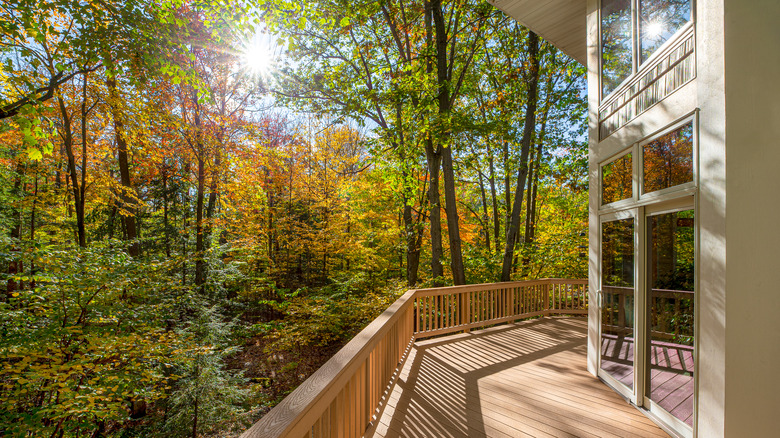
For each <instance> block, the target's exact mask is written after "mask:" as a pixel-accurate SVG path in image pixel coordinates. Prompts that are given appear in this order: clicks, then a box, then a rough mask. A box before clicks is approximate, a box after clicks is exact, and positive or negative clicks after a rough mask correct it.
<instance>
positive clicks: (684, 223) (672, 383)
mask: <svg viewBox="0 0 780 438" xmlns="http://www.w3.org/2000/svg"><path fill="white" fill-rule="evenodd" d="M650 233H651V234H650V251H651V254H650V267H649V268H650V272H649V275H650V279H651V286H652V288H651V291H650V294H649V296H648V300H649V303H648V306H647V307H649V308H650V321H649V322H650V324H649V325H650V351H649V355H648V356H649V362H650V373H649V379H650V399H651V400H653V401H654V402H656V403H658V405H659V406H661V407H662V408H664V409H665V410H667V411H668V412H669V413H671V414H672V415H674V416H675V417H677V418H679V419H680V420H682V421H684V422H685V423H687V424H688V425H689V426H690V425H693V384H694V382H693V372H694V356H693V340H694V301H695V293H694V213H693V210H687V211H680V212H676V213H667V214H661V215H658V216H653V217H652V218H651V219H650Z"/></svg>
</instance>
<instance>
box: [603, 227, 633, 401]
mask: <svg viewBox="0 0 780 438" xmlns="http://www.w3.org/2000/svg"><path fill="white" fill-rule="evenodd" d="M601 293H602V305H601V369H603V370H605V371H607V372H608V373H609V374H610V375H611V376H612V377H614V378H615V379H617V380H618V381H620V382H621V383H623V384H624V385H626V386H627V387H629V388H633V386H634V343H635V342H634V339H635V336H634V219H623V220H618V221H612V222H604V223H603V224H602V225H601Z"/></svg>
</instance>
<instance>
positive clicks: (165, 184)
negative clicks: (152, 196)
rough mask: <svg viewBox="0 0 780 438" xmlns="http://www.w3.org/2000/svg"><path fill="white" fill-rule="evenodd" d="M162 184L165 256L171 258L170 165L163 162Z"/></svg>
mask: <svg viewBox="0 0 780 438" xmlns="http://www.w3.org/2000/svg"><path fill="white" fill-rule="evenodd" d="M161 171H162V184H163V193H162V195H163V238H164V242H165V257H166V258H168V259H170V258H171V241H170V235H169V234H170V224H169V223H168V165H167V164H166V163H165V162H163V165H162V169H161Z"/></svg>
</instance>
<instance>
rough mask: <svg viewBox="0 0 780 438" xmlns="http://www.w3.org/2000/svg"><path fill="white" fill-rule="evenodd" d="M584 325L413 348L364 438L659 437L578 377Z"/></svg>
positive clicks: (506, 329) (512, 329)
mask: <svg viewBox="0 0 780 438" xmlns="http://www.w3.org/2000/svg"><path fill="white" fill-rule="evenodd" d="M586 333H587V322H586V319H585V318H565V317H562V318H542V319H537V320H531V321H525V322H521V323H515V324H510V325H503V326H497V327H493V328H489V329H485V330H480V331H474V332H471V333H465V334H456V335H451V336H447V337H442V338H435V339H429V340H425V341H418V342H417V343H416V344H415V346H414V347H413V348H412V349H411V351H410V352H409V357H408V358H407V360H406V362H405V364H404V367H403V369H402V370H401V372H400V374H399V379H398V381H397V383H396V385H395V386H394V387H393V390H392V392H391V394H390V396H389V399H388V403H387V406H386V407H385V408H384V410H383V411H382V413H381V416H380V417H379V420H378V421H377V420H375V421H374V423H375V425H374V427H369V429H368V431H367V432H368V433H367V434H366V436H373V437H465V436H468V437H629V436H630V437H668V435H667V434H666V433H665V432H664V431H662V430H661V429H660V428H658V426H656V425H655V424H654V423H652V422H651V421H650V420H649V419H648V418H646V417H645V416H644V415H643V414H642V413H641V412H640V411H639V410H637V409H636V408H635V407H633V406H631V405H629V404H628V403H627V402H626V401H624V400H623V399H622V398H621V397H620V396H619V395H617V394H616V393H615V392H614V391H613V390H612V389H610V388H608V387H607V386H606V385H605V384H604V383H602V382H600V381H599V380H598V379H596V378H595V377H593V376H592V375H591V374H589V373H588V372H587V371H586V366H585V363H586V350H587V347H586Z"/></svg>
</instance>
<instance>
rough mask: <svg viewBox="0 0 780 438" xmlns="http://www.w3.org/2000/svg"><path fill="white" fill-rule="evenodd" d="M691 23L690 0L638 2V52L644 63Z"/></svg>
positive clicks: (641, 0) (647, 0)
mask: <svg viewBox="0 0 780 438" xmlns="http://www.w3.org/2000/svg"><path fill="white" fill-rule="evenodd" d="M689 21H691V0H663V1H659V0H639V36H640V40H639V47H640V48H639V52H640V58H641V59H640V61H641V62H645V61H646V60H647V58H649V57H650V55H652V54H653V52H655V51H656V49H658V48H659V47H661V45H662V44H663V43H665V42H666V41H668V40H669V38H671V37H672V35H674V34H675V33H677V31H678V30H680V29H681V28H682V27H683V26H684V25H685V24H686V23H688V22H689Z"/></svg>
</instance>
